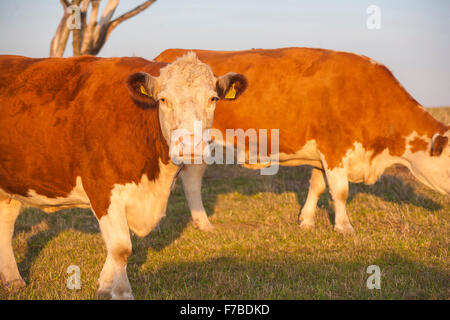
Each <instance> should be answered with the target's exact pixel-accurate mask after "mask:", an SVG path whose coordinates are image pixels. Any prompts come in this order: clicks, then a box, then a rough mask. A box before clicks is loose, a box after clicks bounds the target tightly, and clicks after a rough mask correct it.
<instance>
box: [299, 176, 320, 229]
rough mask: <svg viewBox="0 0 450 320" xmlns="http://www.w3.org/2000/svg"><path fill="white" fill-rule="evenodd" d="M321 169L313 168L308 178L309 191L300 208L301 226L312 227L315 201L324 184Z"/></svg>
mask: <svg viewBox="0 0 450 320" xmlns="http://www.w3.org/2000/svg"><path fill="white" fill-rule="evenodd" d="M323 175H324V173H323V171H322V170H320V169H317V168H313V169H312V173H311V179H310V180H309V191H308V197H307V198H306V202H305V204H304V206H303V208H302V210H301V213H300V217H299V221H300V227H301V228H305V229H306V228H312V227H314V215H315V213H316V207H317V201H318V200H319V197H320V195H321V194H322V193H323V192H324V191H325V188H326V184H325V178H324V176H323Z"/></svg>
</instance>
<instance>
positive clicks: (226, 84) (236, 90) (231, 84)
mask: <svg viewBox="0 0 450 320" xmlns="http://www.w3.org/2000/svg"><path fill="white" fill-rule="evenodd" d="M247 86H248V82H247V78H246V77H245V76H244V75H242V74H239V73H234V72H229V73H227V74H226V75H223V76H221V77H219V78H217V82H216V90H217V95H218V96H219V98H220V99H225V100H235V99H237V97H239V96H240V95H241V94H242V93H243V92H244V91H245V89H247Z"/></svg>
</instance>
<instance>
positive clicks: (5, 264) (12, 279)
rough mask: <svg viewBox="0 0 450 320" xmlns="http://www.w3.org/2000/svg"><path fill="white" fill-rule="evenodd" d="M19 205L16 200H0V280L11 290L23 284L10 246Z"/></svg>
mask: <svg viewBox="0 0 450 320" xmlns="http://www.w3.org/2000/svg"><path fill="white" fill-rule="evenodd" d="M20 206H21V204H20V202H19V201H17V200H8V201H5V200H2V201H0V282H2V283H3V284H4V285H6V287H7V288H9V289H12V290H17V289H19V288H22V287H24V286H25V282H24V281H23V279H22V277H21V276H20V273H19V270H18V269H17V263H16V259H15V258H14V252H13V248H12V236H13V233H14V223H15V222H16V219H17V217H18V216H19V212H20Z"/></svg>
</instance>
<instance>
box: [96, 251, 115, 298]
mask: <svg viewBox="0 0 450 320" xmlns="http://www.w3.org/2000/svg"><path fill="white" fill-rule="evenodd" d="M113 279H114V262H113V259H112V255H111V254H110V253H109V252H108V255H107V256H106V261H105V264H104V265H103V269H102V272H100V278H99V279H98V290H97V295H98V296H100V297H105V298H110V297H111V290H112V285H113Z"/></svg>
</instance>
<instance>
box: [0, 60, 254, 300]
mask: <svg viewBox="0 0 450 320" xmlns="http://www.w3.org/2000/svg"><path fill="white" fill-rule="evenodd" d="M0 71H1V72H0V283H6V285H7V286H10V287H13V288H19V287H21V286H24V285H25V283H24V281H23V279H22V278H21V276H20V273H19V270H18V268H17V263H16V261H15V258H14V253H13V249H12V242H11V239H12V236H13V231H14V222H15V220H16V218H17V216H18V215H19V212H20V207H21V205H26V206H32V207H39V208H42V209H44V210H46V211H56V210H59V209H64V208H71V207H81V208H91V209H92V210H93V211H94V213H95V215H96V216H97V218H98V222H99V226H100V230H101V232H102V235H103V238H104V240H105V243H106V248H107V251H108V255H107V258H106V262H105V264H104V266H103V269H102V272H101V274H100V278H99V289H98V293H99V294H100V295H106V296H112V298H115V299H132V298H133V295H132V292H131V287H130V284H129V281H128V276H127V273H126V265H127V260H128V257H129V255H130V254H131V248H132V245H131V239H130V230H131V231H133V232H134V233H135V234H136V235H138V236H145V235H147V234H148V233H149V232H150V231H151V230H152V229H153V228H154V227H155V226H156V224H157V223H158V222H159V221H160V219H161V217H163V216H164V215H165V210H166V205H167V201H168V198H169V194H170V189H171V185H172V183H173V180H174V178H175V176H176V174H177V172H179V170H180V167H179V166H177V165H176V163H177V162H179V161H178V160H179V159H178V157H182V158H183V159H185V158H186V159H191V158H195V157H201V156H202V155H203V151H204V150H205V148H206V143H205V142H202V143H196V144H194V145H192V144H189V146H193V148H190V147H187V146H186V145H188V142H190V141H191V140H192V141H196V140H198V139H196V136H195V134H192V133H189V134H185V133H183V134H181V135H180V136H179V138H180V139H178V140H176V139H172V138H171V136H172V134H173V133H174V132H180V131H183V132H185V131H186V130H188V129H189V128H191V127H193V126H194V124H195V123H197V122H201V123H203V126H202V127H201V128H200V132H199V133H197V135H199V136H201V135H202V134H203V131H205V132H206V130H207V129H209V128H210V127H211V125H212V122H213V116H214V109H215V101H216V100H218V99H220V98H223V97H224V96H225V95H226V94H227V93H228V91H229V90H230V88H231V87H233V88H235V87H239V88H242V92H243V90H245V86H246V80H245V77H243V76H242V75H239V74H236V73H230V74H227V75H224V76H222V77H220V78H217V77H215V76H214V74H213V73H212V71H211V69H210V68H209V67H208V66H207V65H205V64H204V63H202V62H201V61H199V60H198V58H197V57H196V56H195V54H194V53H190V54H186V55H185V56H183V57H182V58H180V59H178V60H177V61H176V62H174V63H172V64H170V65H167V64H164V63H156V62H150V61H147V60H145V59H141V58H111V59H102V58H95V57H88V56H87V57H79V58H68V59H64V58H49V59H31V58H26V57H19V56H0ZM170 150H175V151H174V152H172V154H173V155H171V156H170ZM178 151H179V152H178Z"/></svg>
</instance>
